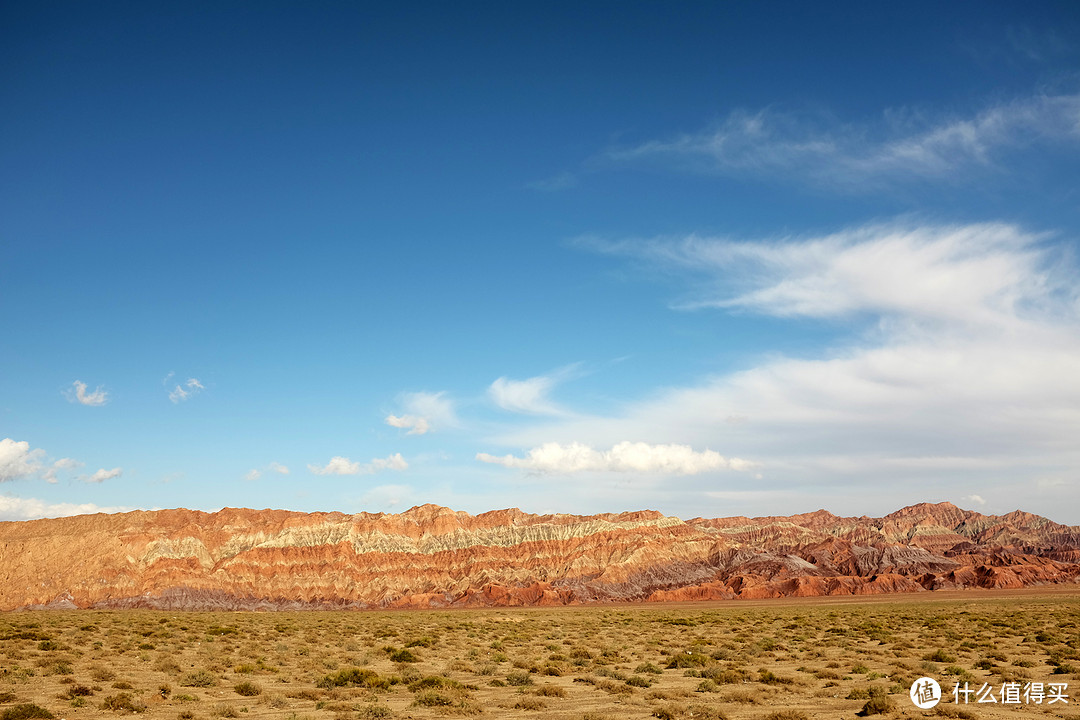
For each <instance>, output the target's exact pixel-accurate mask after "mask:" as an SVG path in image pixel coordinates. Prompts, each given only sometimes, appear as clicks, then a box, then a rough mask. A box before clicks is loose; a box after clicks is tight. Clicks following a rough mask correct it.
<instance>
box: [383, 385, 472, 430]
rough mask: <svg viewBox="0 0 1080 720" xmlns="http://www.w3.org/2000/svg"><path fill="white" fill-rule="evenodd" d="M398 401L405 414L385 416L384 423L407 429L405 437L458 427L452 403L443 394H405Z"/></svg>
mask: <svg viewBox="0 0 1080 720" xmlns="http://www.w3.org/2000/svg"><path fill="white" fill-rule="evenodd" d="M400 401H401V404H402V406H403V407H404V408H405V412H404V413H403V414H401V415H395V414H390V415H387V417H386V420H385V422H386V424H387V425H390V426H391V427H396V428H402V429H405V428H408V430H409V431H408V432H407V433H406V435H424V434H426V433H428V432H433V431H435V430H436V429H439V428H446V427H457V426H458V425H459V422H458V418H457V414H456V413H455V412H454V403H453V401H452V400H451V399H450V398H448V397H447V396H446V393H445V392H437V393H429V392H414V393H405V394H404V395H402V396H401V399H400Z"/></svg>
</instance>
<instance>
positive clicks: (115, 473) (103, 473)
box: [84, 467, 124, 483]
mask: <svg viewBox="0 0 1080 720" xmlns="http://www.w3.org/2000/svg"><path fill="white" fill-rule="evenodd" d="M123 473H124V470H123V468H118V467H117V468H113V469H112V470H106V469H105V468H101V469H100V470H98V471H97V472H96V473H94V474H93V475H91V476H90V477H87V478H84V479H85V480H86V482H90V483H99V482H104V481H106V480H112V479H113V478H118V477H120V476H121V475H123Z"/></svg>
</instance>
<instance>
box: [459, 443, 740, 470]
mask: <svg viewBox="0 0 1080 720" xmlns="http://www.w3.org/2000/svg"><path fill="white" fill-rule="evenodd" d="M476 459H477V460H480V461H481V462H486V463H494V464H497V465H503V466H505V467H510V468H521V469H525V470H529V471H531V472H537V473H551V474H560V475H563V474H569V473H577V472H639V473H663V474H668V475H696V474H698V473H702V472H710V471H717V470H749V469H750V468H753V467H756V464H755V463H751V462H747V461H746V460H740V459H739V458H731V459H730V460H729V459H727V458H725V457H724V456H722V455H721V454H720V453H717V452H714V451H712V450H703V451H701V452H698V451H695V450H694V449H693V448H691V447H690V446H689V445H650V444H648V443H643V442H626V441H624V442H621V443H618V444H617V445H615V446H614V447H612V448H611V449H610V450H606V451H603V450H594V449H593V448H591V447H589V446H588V445H583V444H581V443H576V442H575V443H569V444H567V445H561V444H559V443H554V442H549V443H544V444H543V445H540V446H539V447H535V448H533V449H532V450H530V451H529V454H528V455H527V456H525V457H523V458H519V457H515V456H513V455H504V456H502V457H496V456H494V455H489V454H487V453H477V455H476Z"/></svg>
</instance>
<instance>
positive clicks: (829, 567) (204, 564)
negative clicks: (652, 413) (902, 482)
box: [0, 503, 1080, 610]
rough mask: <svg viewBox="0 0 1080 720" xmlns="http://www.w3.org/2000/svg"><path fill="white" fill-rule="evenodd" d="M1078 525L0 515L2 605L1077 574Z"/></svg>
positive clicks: (811, 516) (367, 598)
mask: <svg viewBox="0 0 1080 720" xmlns="http://www.w3.org/2000/svg"><path fill="white" fill-rule="evenodd" d="M1078 576H1080V527H1077V526H1066V525H1059V524H1057V523H1054V522H1051V521H1049V520H1047V519H1046V518H1043V517H1039V516H1037V515H1031V514H1028V513H1023V512H1019V511H1017V512H1013V513H1009V514H1008V515H1001V516H991V515H982V514H979V513H976V512H972V511H967V510H961V509H960V508H958V507H956V506H954V505H951V504H949V503H941V504H936V505H929V504H920V505H914V506H911V507H907V508H904V509H902V510H899V511H897V512H895V513H892V514H890V515H886V516H885V517H883V518H869V517H858V518H850V517H848V518H845V517H837V516H835V515H832V514H830V513H828V512H825V511H824V510H819V511H817V512H814V513H808V514H803V515H795V516H792V517H764V518H745V517H734V518H721V519H703V518H696V519H694V520H689V521H685V522H684V521H682V520H680V519H678V518H675V517H666V516H664V515H661V514H660V513H657V512H651V511H642V512H633V513H622V514H604V515H591V516H579V515H529V514H526V513H523V512H521V511H520V510H516V509H512V510H498V511H493V512H488V513H483V514H481V515H476V516H473V515H469V514H468V513H464V512H455V511H453V510H450V509H448V508H443V507H438V506H435V505H423V506H420V507H415V508H412V509H411V510H408V511H406V512H404V513H401V514H397V515H388V514H382V513H379V514H368V513H360V514H357V515H345V514H342V513H310V514H308V513H295V512H287V511H283V510H246V509H231V508H227V509H224V510H221V511H220V512H216V513H204V512H198V511H194V510H183V509H179V510H159V511H154V512H141V511H140V512H131V513H122V514H115V515H103V514H99V515H80V516H76V517H68V518H58V519H51V520H33V521H27V522H3V523H0V610H13V609H18V608H28V607H42V606H45V607H56V608H61V607H68V608H70V607H79V608H125V607H154V608H170V609H203V608H205V609H210V608H222V609H300V608H384V607H395V608H397V607H402V608H403V607H409V608H430V607H448V606H460V607H477V606H499V605H560V604H574V603H592V602H619V601H672V600H701V599H729V598H730V599H734V598H770V597H782V596H805V595H849V594H872V593H888V592H922V591H927V590H938V589H945V588H969V587H983V588H1015V587H1023V586H1027V585H1036V584H1045V583H1076V582H1077V580H1078Z"/></svg>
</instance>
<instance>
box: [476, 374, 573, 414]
mask: <svg viewBox="0 0 1080 720" xmlns="http://www.w3.org/2000/svg"><path fill="white" fill-rule="evenodd" d="M576 368H577V365H569V366H567V367H564V368H560V369H558V370H556V371H554V372H551V373H548V374H546V375H537V376H535V377H531V378H526V379H525V380H514V379H512V378H508V377H500V378H498V379H496V380H495V382H493V383H491V386H490V387H488V397H489V398H490V399H491V401H492V402H493V403H495V405H497V406H498V407H500V408H502V409H503V410H509V411H510V412H516V413H525V414H528V415H564V414H566V412H567V411H566V410H564V409H563V408H561V407H559V406H558V405H557V404H555V403H554V402H553V401H552V400H551V398H550V397H549V395H550V393H551V391H552V389H553V388H554V387H555V386H556V385H558V384H559V383H560V382H562V381H563V380H566V379H567V378H569V377H570V376H571V375H572V374H573V373H574V371H575V370H576Z"/></svg>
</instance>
